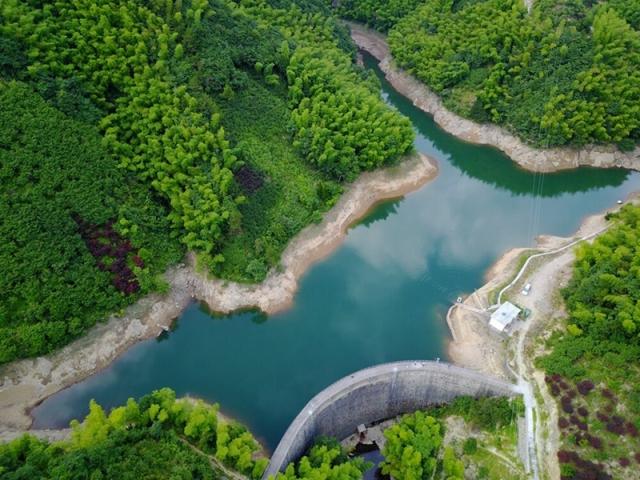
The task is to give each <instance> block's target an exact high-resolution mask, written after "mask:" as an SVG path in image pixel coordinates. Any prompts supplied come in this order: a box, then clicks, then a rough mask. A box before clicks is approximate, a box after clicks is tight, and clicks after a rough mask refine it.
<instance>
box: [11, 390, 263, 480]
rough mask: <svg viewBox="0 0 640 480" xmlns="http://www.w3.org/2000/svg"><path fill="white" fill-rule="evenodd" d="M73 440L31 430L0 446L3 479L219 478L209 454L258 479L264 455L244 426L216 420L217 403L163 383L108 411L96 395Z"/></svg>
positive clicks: (75, 428) (73, 433)
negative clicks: (44, 437)
mask: <svg viewBox="0 0 640 480" xmlns="http://www.w3.org/2000/svg"><path fill="white" fill-rule="evenodd" d="M72 428H73V431H72V435H71V438H70V440H68V441H62V442H56V443H53V444H48V443H47V442H43V441H40V440H37V439H35V438H34V437H31V436H29V435H25V436H24V437H22V438H20V439H17V440H15V441H13V442H10V443H8V444H3V445H0V478H2V479H3V480H5V479H6V480H18V479H34V478H42V479H52V480H53V479H55V480H65V479H69V480H72V479H73V480H76V479H81V478H86V479H91V480H96V479H115V478H117V479H136V478H143V479H157V478H172V479H173V478H175V479H194V480H195V479H215V478H221V475H220V474H219V472H218V471H217V470H216V469H215V468H213V467H212V464H211V461H210V460H209V458H207V456H213V457H215V458H216V459H217V460H219V461H221V462H222V463H224V464H225V465H227V466H228V467H230V468H233V469H236V470H238V471H239V472H242V473H243V474H245V475H247V476H249V477H250V478H255V479H257V478H260V476H261V475H262V472H263V471H264V469H265V467H266V463H267V460H266V459H264V458H262V459H259V460H256V452H258V449H259V447H258V444H257V442H256V441H255V440H254V439H253V437H252V436H251V434H250V433H249V432H248V431H247V430H246V429H245V428H244V427H243V426H241V425H239V424H236V423H227V422H226V421H224V420H220V419H218V416H217V406H210V405H207V404H205V403H203V402H201V401H194V400H191V399H177V400H176V398H175V394H174V393H173V392H172V391H171V390H169V389H162V390H158V391H155V392H153V393H152V394H150V395H147V396H145V397H143V398H141V399H140V401H138V402H136V401H134V400H133V399H129V401H128V402H127V404H126V405H124V406H121V407H118V408H115V409H113V410H112V411H111V412H110V413H109V414H108V415H107V414H106V413H105V412H104V410H103V409H102V408H101V407H100V406H99V405H98V404H96V403H95V402H91V405H90V412H89V414H88V415H87V417H86V418H85V420H84V421H83V422H82V423H78V422H73V423H72Z"/></svg>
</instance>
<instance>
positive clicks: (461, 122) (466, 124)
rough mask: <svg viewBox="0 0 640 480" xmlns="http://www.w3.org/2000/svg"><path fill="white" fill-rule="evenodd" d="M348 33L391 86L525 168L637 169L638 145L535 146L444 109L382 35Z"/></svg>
mask: <svg viewBox="0 0 640 480" xmlns="http://www.w3.org/2000/svg"><path fill="white" fill-rule="evenodd" d="M348 25H349V27H350V28H351V37H352V38H353V40H354V41H355V43H356V44H357V45H358V47H360V48H361V49H363V50H365V51H367V52H369V53H370V54H371V55H373V56H374V57H375V58H376V59H377V60H378V61H379V62H380V69H381V70H382V71H383V72H384V74H385V76H386V78H387V80H388V81H389V83H390V84H391V85H393V88H395V89H396V90H397V91H398V92H399V93H401V94H402V95H404V96H405V97H407V98H408V99H409V100H411V101H412V102H413V104H414V105H415V106H416V107H418V108H419V109H421V110H423V111H424V112H427V113H430V114H432V115H433V118H434V120H435V121H436V123H438V125H440V127H442V128H443V129H444V130H446V131H447V132H449V133H451V134H453V135H455V136H456V137H458V138H461V139H462V140H466V141H468V142H471V143H477V144H483V145H492V146H494V147H496V148H499V149H500V150H502V151H503V152H504V153H506V154H507V155H508V156H509V157H511V158H512V159H513V160H514V161H515V162H517V163H518V164H519V165H521V166H522V167H524V168H526V169H527V170H533V171H539V172H552V171H556V170H563V169H570V168H576V167H578V166H581V165H590V166H593V167H625V168H630V169H634V170H640V147H637V148H636V149H635V150H634V151H632V152H621V151H620V150H618V149H617V148H615V147H613V146H611V147H609V146H603V145H593V146H588V147H585V148H581V149H572V148H552V149H544V150H542V149H537V148H534V147H531V146H529V145H527V144H525V143H523V142H522V140H520V139H519V138H518V137H516V136H514V135H513V134H511V133H509V132H508V131H507V130H505V129H504V128H502V127H498V126H497V125H493V124H479V123H476V122H473V121H471V120H468V119H466V118H463V117H460V116H459V115H456V114H455V113H453V112H451V111H449V110H447V109H446V108H445V107H444V105H443V104H442V101H441V100H440V98H439V97H438V96H437V95H436V94H435V93H433V92H432V91H431V90H429V88H428V87H427V86H425V85H424V84H423V83H421V82H420V81H419V80H417V79H415V78H414V77H412V76H411V75H410V74H409V73H407V72H404V71H403V70H401V69H400V68H398V67H397V66H395V63H394V60H393V58H392V56H391V52H390V51H389V45H388V44H387V41H386V38H385V37H384V35H381V34H380V33H378V32H375V31H373V30H370V29H368V28H366V27H364V26H363V25H360V24H356V23H351V22H348Z"/></svg>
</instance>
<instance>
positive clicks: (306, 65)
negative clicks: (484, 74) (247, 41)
mask: <svg viewBox="0 0 640 480" xmlns="http://www.w3.org/2000/svg"><path fill="white" fill-rule="evenodd" d="M240 5H241V6H242V7H241V8H242V9H243V11H245V12H247V13H248V14H249V15H251V16H253V17H255V18H257V19H259V22H262V23H263V24H267V25H272V26H276V27H277V28H279V29H280V31H281V32H282V33H283V35H284V36H285V37H287V38H290V39H291V40H292V42H294V43H295V50H294V51H293V53H292V54H291V58H290V60H289V64H288V67H287V69H286V78H287V82H288V86H289V102H290V107H291V108H292V115H291V117H292V120H293V126H294V146H295V147H296V148H297V150H298V151H299V152H300V154H301V155H302V156H303V157H304V158H306V159H307V161H309V162H310V163H311V164H313V165H315V166H317V167H318V168H319V169H321V170H322V171H323V172H325V173H326V174H328V175H330V176H332V177H333V178H336V179H338V180H353V179H354V178H355V177H356V175H357V174H358V173H359V172H360V171H362V170H371V169H374V168H377V167H380V166H381V165H384V164H387V163H389V162H391V161H393V160H395V159H396V158H398V157H399V156H400V155H403V154H405V153H407V152H409V151H410V150H411V149H412V144H413V131H412V129H411V125H410V122H409V120H408V119H406V118H404V117H402V116H401V115H400V114H399V113H397V112H395V111H392V110H390V109H389V108H388V107H387V106H386V105H385V104H384V102H383V101H382V99H381V98H380V95H379V93H378V89H377V86H374V85H373V84H372V83H369V82H365V81H363V78H362V76H361V75H362V74H361V72H359V71H358V70H357V69H356V68H355V67H354V65H353V62H352V58H351V56H350V55H348V54H347V53H345V52H344V51H343V50H342V49H341V48H340V42H339V37H338V38H336V36H335V32H336V31H337V30H338V27H337V26H336V25H335V22H334V21H333V20H331V19H328V18H327V17H325V16H323V15H321V14H319V13H311V12H305V11H304V10H302V9H301V8H300V7H298V6H297V5H296V4H291V5H290V6H289V7H288V8H274V7H272V6H270V5H269V4H268V3H267V2H265V1H264V0H248V1H243V2H240Z"/></svg>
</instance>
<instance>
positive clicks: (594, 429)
mask: <svg viewBox="0 0 640 480" xmlns="http://www.w3.org/2000/svg"><path fill="white" fill-rule="evenodd" d="M610 220H611V221H612V225H611V227H610V228H609V230H608V231H607V232H605V233H603V234H602V235H600V236H598V238H597V239H596V240H594V241H593V243H591V244H587V243H585V244H582V245H581V246H579V247H578V248H577V249H576V260H575V264H574V267H573V277H572V279H571V280H570V282H569V284H568V286H567V287H566V288H565V289H564V290H563V291H562V295H563V297H564V300H565V304H566V309H567V314H568V319H567V321H566V324H564V326H565V327H566V329H565V328H562V329H561V330H558V331H556V332H554V334H553V335H552V336H551V338H550V339H549V340H548V342H547V347H548V351H547V353H546V354H545V355H543V356H542V357H540V358H538V359H537V363H538V365H539V366H541V367H542V368H544V369H545V370H546V372H547V377H546V381H547V384H548V386H549V389H550V391H551V394H552V395H553V396H555V397H556V398H557V400H558V403H559V405H558V407H559V412H560V419H559V421H558V428H559V430H560V433H561V440H562V445H561V450H560V451H559V452H558V458H559V460H560V462H561V463H562V464H563V466H564V467H563V468H564V469H565V470H566V471H567V472H569V471H573V472H577V475H584V474H586V472H594V471H595V472H602V474H604V473H607V474H611V475H612V477H611V478H631V477H633V476H634V475H636V476H637V468H635V469H634V471H635V474H634V473H632V471H631V470H630V468H628V467H629V462H628V459H626V456H627V455H628V452H630V451H637V450H638V448H640V437H639V435H638V426H640V425H639V423H638V419H639V418H640V387H639V384H640V382H639V379H640V329H639V327H640V325H639V324H638V319H639V318H640V317H639V314H638V313H639V310H638V309H639V308H640V277H639V275H638V273H640V207H638V206H634V205H626V206H625V207H624V208H623V209H622V210H620V212H618V213H616V214H614V215H612V218H611V219H610ZM560 325H563V324H562V323H560ZM574 412H577V413H578V414H579V415H580V417H581V421H580V422H576V420H575V414H574ZM585 432H588V433H585ZM611 458H619V459H624V460H622V461H621V462H620V463H619V464H617V463H615V462H610V461H609V460H610V459H611ZM632 468H633V467H632Z"/></svg>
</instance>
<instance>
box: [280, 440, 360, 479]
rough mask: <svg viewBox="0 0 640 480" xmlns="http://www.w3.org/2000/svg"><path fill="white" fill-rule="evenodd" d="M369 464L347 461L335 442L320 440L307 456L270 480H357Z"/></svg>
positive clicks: (356, 460) (357, 459)
mask: <svg viewBox="0 0 640 480" xmlns="http://www.w3.org/2000/svg"><path fill="white" fill-rule="evenodd" d="M369 467H370V464H368V463H366V462H364V461H363V460H362V459H361V458H356V459H355V460H347V458H346V455H345V453H344V451H343V450H342V447H340V445H339V444H338V442H336V441H333V442H331V441H327V439H321V440H320V442H319V443H318V444H316V445H314V446H313V447H311V449H310V450H309V453H308V455H305V456H304V457H302V458H301V459H300V460H299V461H298V462H296V463H290V464H289V465H288V466H287V468H286V469H285V471H284V472H283V473H278V474H277V475H276V476H275V477H269V478H270V480H274V479H275V480H328V479H340V480H358V479H361V478H362V474H363V473H364V472H365V471H366V470H368V469H369Z"/></svg>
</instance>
